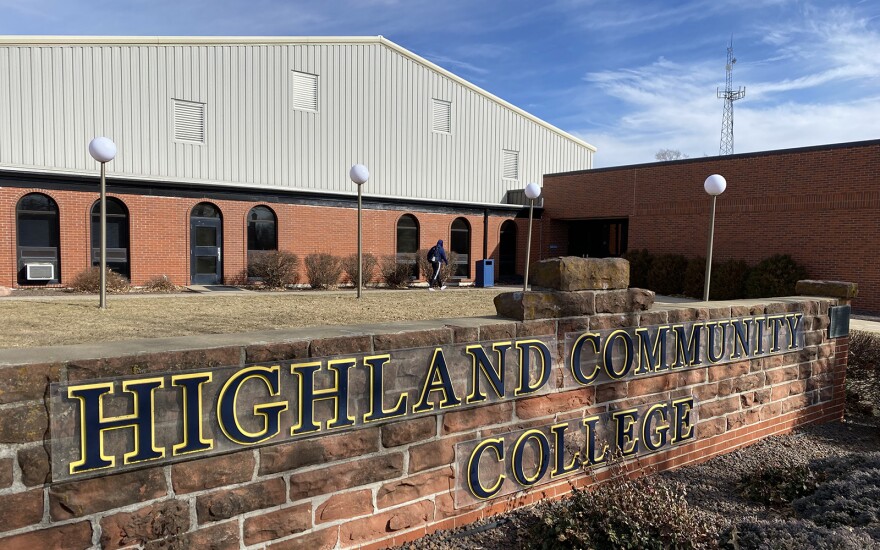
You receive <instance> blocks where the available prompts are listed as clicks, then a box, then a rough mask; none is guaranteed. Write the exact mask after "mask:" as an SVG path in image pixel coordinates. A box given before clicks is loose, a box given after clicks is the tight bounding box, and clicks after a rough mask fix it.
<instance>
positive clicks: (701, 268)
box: [681, 258, 715, 299]
mask: <svg viewBox="0 0 880 550" xmlns="http://www.w3.org/2000/svg"><path fill="white" fill-rule="evenodd" d="M714 280H715V267H714V266H713V267H712V281H713V282H714ZM705 286H706V258H690V259H689V260H688V262H687V267H686V268H685V270H684V284H683V285H682V289H681V293H682V294H684V295H685V296H688V297H690V298H697V299H702V298H703V291H704V287H705ZM712 286H713V287H714V286H715V285H714V284H713V285H712ZM712 294H713V295H714V294H715V293H714V292H713V293H712Z"/></svg>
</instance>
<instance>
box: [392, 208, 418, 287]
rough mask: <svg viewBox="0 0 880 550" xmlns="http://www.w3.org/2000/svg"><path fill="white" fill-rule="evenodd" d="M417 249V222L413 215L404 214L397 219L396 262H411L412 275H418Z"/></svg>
mask: <svg viewBox="0 0 880 550" xmlns="http://www.w3.org/2000/svg"><path fill="white" fill-rule="evenodd" d="M418 251H419V222H418V220H416V218H415V216H412V215H411V214H404V215H403V216H401V217H400V219H399V220H397V262H398V263H411V264H412V266H413V277H418V276H419V265H418V262H416V253H417V252H418Z"/></svg>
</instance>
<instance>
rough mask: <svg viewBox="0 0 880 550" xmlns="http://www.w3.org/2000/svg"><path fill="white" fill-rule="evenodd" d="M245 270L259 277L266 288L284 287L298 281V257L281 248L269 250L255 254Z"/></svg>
mask: <svg viewBox="0 0 880 550" xmlns="http://www.w3.org/2000/svg"><path fill="white" fill-rule="evenodd" d="M247 272H249V273H252V274H253V276H254V277H259V278H261V279H262V280H263V285H264V286H266V287H267V288H284V287H286V286H288V285H294V284H296V283H297V282H298V281H299V257H297V255H296V254H292V253H290V252H285V251H283V250H271V251H268V252H265V253H262V254H258V255H255V256H254V257H253V258H252V259H251V261H250V263H249V264H248V269H247ZM247 272H246V273H245V274H244V275H245V279H246V278H247Z"/></svg>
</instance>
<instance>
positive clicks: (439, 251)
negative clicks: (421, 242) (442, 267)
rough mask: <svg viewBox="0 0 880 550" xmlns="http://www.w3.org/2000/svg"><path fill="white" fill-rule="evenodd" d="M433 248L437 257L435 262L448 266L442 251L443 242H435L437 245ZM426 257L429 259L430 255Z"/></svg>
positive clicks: (444, 253)
mask: <svg viewBox="0 0 880 550" xmlns="http://www.w3.org/2000/svg"><path fill="white" fill-rule="evenodd" d="M433 248H434V254H435V255H436V256H437V261H438V262H443V263H444V264H446V265H449V260H447V259H446V251H445V250H443V240H442V239H441V240H439V241H437V244H436V245H435V246H434V247H433ZM428 257H429V258H430V255H429V256H428Z"/></svg>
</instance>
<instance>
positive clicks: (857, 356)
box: [846, 330, 880, 379]
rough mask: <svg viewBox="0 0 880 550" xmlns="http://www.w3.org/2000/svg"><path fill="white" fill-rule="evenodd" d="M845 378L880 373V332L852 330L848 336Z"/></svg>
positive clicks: (864, 376) (867, 376) (865, 376)
mask: <svg viewBox="0 0 880 550" xmlns="http://www.w3.org/2000/svg"><path fill="white" fill-rule="evenodd" d="M846 374H847V378H849V377H850V376H852V377H855V378H860V379H863V378H869V377H870V376H871V375H872V374H875V375H877V374H880V334H876V333H873V332H864V331H860V330H854V331H852V332H850V336H849V359H848V363H847V366H846Z"/></svg>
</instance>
